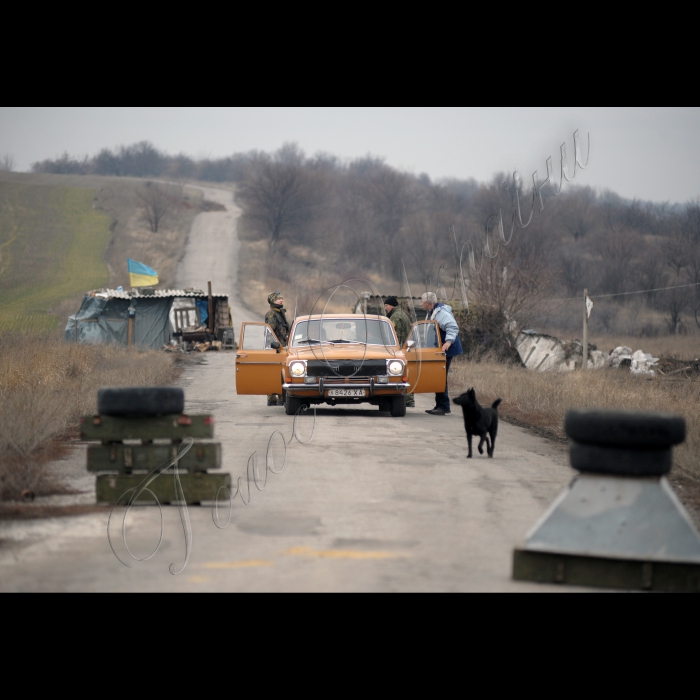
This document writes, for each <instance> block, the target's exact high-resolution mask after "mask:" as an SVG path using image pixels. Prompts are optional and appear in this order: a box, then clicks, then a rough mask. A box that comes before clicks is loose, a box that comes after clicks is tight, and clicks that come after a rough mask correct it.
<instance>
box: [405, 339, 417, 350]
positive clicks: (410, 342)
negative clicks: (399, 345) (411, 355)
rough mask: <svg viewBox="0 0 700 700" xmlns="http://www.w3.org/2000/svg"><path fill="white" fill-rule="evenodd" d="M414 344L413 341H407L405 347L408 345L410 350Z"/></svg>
mask: <svg viewBox="0 0 700 700" xmlns="http://www.w3.org/2000/svg"><path fill="white" fill-rule="evenodd" d="M415 344H416V341H415V340H409V341H408V342H407V343H406V345H408V347H409V349H410V348H412V347H413V346H414V345H415Z"/></svg>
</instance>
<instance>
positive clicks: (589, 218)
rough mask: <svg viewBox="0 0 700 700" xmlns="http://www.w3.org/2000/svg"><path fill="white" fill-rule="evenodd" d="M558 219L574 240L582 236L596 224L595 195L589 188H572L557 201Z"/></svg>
mask: <svg viewBox="0 0 700 700" xmlns="http://www.w3.org/2000/svg"><path fill="white" fill-rule="evenodd" d="M557 213H558V217H557V218H558V220H559V222H560V225H561V227H562V228H564V229H565V230H566V231H568V232H569V233H570V234H571V235H572V236H573V237H574V239H575V240H579V239H580V238H583V237H584V236H585V235H586V234H587V233H589V232H590V231H591V230H592V229H593V228H595V226H596V224H597V216H596V195H595V192H594V191H593V190H592V189H591V188H590V187H586V188H581V189H577V190H573V191H572V192H569V193H567V194H566V195H564V198H563V199H562V201H560V202H558V203H557Z"/></svg>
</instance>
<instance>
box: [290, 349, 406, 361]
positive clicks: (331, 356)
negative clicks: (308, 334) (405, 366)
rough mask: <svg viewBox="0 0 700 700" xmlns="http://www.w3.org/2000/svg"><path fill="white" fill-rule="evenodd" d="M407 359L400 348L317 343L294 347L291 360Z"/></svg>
mask: <svg viewBox="0 0 700 700" xmlns="http://www.w3.org/2000/svg"><path fill="white" fill-rule="evenodd" d="M394 358H396V359H397V360H405V359H406V357H405V356H404V354H403V352H402V351H401V350H399V349H398V348H389V349H385V348H383V347H376V346H373V347H367V348H366V347H364V346H363V345H335V346H331V345H323V346H320V345H315V346H313V347H310V348H292V349H291V350H290V352H289V360H306V361H310V360H319V361H323V360H327V361H333V360H393V359H394Z"/></svg>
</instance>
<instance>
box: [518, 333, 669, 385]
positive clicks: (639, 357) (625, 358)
mask: <svg viewBox="0 0 700 700" xmlns="http://www.w3.org/2000/svg"><path fill="white" fill-rule="evenodd" d="M588 347H589V351H588V369H603V368H604V367H611V368H613V369H629V370H630V371H631V372H632V374H635V375H640V376H647V377H653V376H655V375H656V371H655V369H654V368H655V367H656V364H657V363H658V362H659V358H658V357H652V355H649V354H648V353H645V352H643V351H642V350H637V352H633V351H632V348H628V347H625V346H621V347H618V348H615V349H614V350H612V351H611V352H610V354H609V355H608V356H607V357H606V355H605V354H604V353H602V352H600V351H599V350H597V349H596V347H595V345H589V346H588ZM516 349H517V351H518V354H519V355H520V359H521V360H522V361H523V364H524V365H525V367H527V368H528V369H531V370H534V371H537V372H573V371H574V370H576V369H581V367H582V366H583V346H582V344H581V342H580V341H579V340H572V341H568V342H566V341H562V340H559V339H558V338H554V337H553V336H551V335H545V334H543V333H537V332H536V331H533V330H527V331H523V332H522V333H520V335H519V336H518V339H517V341H516ZM657 369H658V368H657ZM662 374H663V372H662Z"/></svg>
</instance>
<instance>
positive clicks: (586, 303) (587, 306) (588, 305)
mask: <svg viewBox="0 0 700 700" xmlns="http://www.w3.org/2000/svg"><path fill="white" fill-rule="evenodd" d="M592 310H593V301H592V300H591V299H590V297H589V296H588V290H587V289H584V290H583V369H584V370H587V369H588V319H589V318H590V317H591V311H592Z"/></svg>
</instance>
